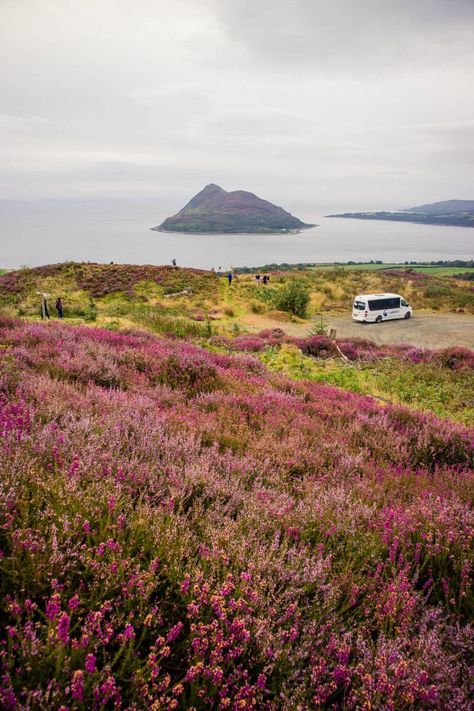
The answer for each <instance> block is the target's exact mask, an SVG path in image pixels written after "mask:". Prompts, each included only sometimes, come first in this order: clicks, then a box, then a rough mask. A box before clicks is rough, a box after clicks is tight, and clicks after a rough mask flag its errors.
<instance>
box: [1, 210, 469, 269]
mask: <svg viewBox="0 0 474 711" xmlns="http://www.w3.org/2000/svg"><path fill="white" fill-rule="evenodd" d="M333 209H334V208H328V209H323V208H321V207H319V208H313V209H311V208H309V209H306V210H304V211H303V212H301V210H299V211H298V212H297V214H298V216H299V217H301V219H306V220H307V221H309V222H317V223H318V225H319V226H318V227H315V228H313V229H310V230H306V231H304V232H301V233H300V234H298V235H225V234H213V235H185V234H165V233H161V232H154V231H151V230H150V227H152V226H154V225H156V224H158V223H159V222H161V221H162V220H163V219H164V217H165V216H166V215H167V214H170V213H171V212H172V210H169V209H166V208H165V209H163V207H161V208H160V209H157V208H156V205H154V204H152V203H151V202H150V201H145V202H142V203H132V202H128V203H119V202H117V203H110V202H104V203H99V202H98V201H92V202H87V201H84V202H83V203H80V204H70V203H67V204H63V203H60V202H59V201H58V202H57V203H54V202H53V201H51V202H48V203H41V204H40V203H36V204H34V203H27V204H21V203H7V202H4V203H0V267H19V266H21V265H28V266H36V265H40V264H49V263H53V262H62V261H66V260H73V261H93V262H110V261H113V262H119V263H132V264H138V263H148V264H169V263H170V262H171V260H172V259H173V258H174V259H176V260H177V262H178V265H181V266H192V267H202V268H211V267H214V268H216V269H217V268H218V267H221V268H222V269H227V268H229V267H230V266H232V267H239V266H258V265H263V264H269V263H281V262H288V263H297V262H332V261H349V260H353V261H366V260H370V259H381V260H383V261H384V262H403V261H406V260H417V261H422V260H427V261H431V260H437V259H472V258H473V256H474V229H471V228H463V227H435V226H430V225H414V224H407V223H396V222H379V221H377V222H369V221H362V220H346V219H335V218H332V219H331V218H325V217H324V214H327V213H328V212H330V211H331V210H333ZM295 212H296V210H295ZM305 213H306V214H305Z"/></svg>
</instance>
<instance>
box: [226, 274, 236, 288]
mask: <svg viewBox="0 0 474 711" xmlns="http://www.w3.org/2000/svg"><path fill="white" fill-rule="evenodd" d="M233 277H234V275H233V274H232V272H229V273H228V274H227V279H228V282H229V286H230V285H231V284H232V279H233Z"/></svg>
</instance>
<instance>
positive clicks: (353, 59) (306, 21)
mask: <svg viewBox="0 0 474 711" xmlns="http://www.w3.org/2000/svg"><path fill="white" fill-rule="evenodd" d="M216 8H217V10H218V12H219V16H220V18H221V22H222V27H223V28H224V30H225V32H226V33H227V35H228V36H229V38H231V39H232V40H233V41H234V42H237V43H240V44H242V45H243V46H245V47H246V48H248V49H249V50H250V51H251V52H252V53H253V54H254V55H255V56H256V57H257V58H259V59H260V60H261V61H264V62H266V63H271V64H275V63H278V65H279V66H280V68H281V69H282V70H284V69H285V67H286V68H288V69H290V70H291V69H293V68H295V67H296V68H297V67H298V66H299V65H301V64H310V65H312V67H313V69H314V70H315V71H321V72H323V71H327V70H331V71H334V70H336V71H339V72H342V73H345V74H349V75H352V74H356V73H357V72H359V71H361V70H362V71H365V72H367V73H369V74H377V73H380V72H387V71H389V72H391V71H400V70H402V69H403V70H407V69H408V70H413V69H416V68H417V67H429V66H432V65H433V63H435V64H442V65H447V66H456V65H457V64H459V63H461V64H462V63H463V62H464V61H465V60H466V57H470V58H471V59H473V58H474V3H473V2H472V0H415V1H414V0H383V1H381V0H358V1H356V0H337V1H334V2H328V0H293V1H292V2H274V1H273V0H260V1H259V2H254V0H240V1H239V2H238V3H236V2H233V1H232V0H224V1H223V2H222V1H221V0H217V2H216Z"/></svg>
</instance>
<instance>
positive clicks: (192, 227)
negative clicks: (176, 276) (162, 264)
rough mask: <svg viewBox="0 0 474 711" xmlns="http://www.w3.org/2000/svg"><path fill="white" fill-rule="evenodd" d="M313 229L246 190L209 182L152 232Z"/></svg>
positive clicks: (293, 230)
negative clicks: (228, 190) (232, 188)
mask: <svg viewBox="0 0 474 711" xmlns="http://www.w3.org/2000/svg"><path fill="white" fill-rule="evenodd" d="M310 227H315V225H311V224H306V223H304V222H302V221H301V220H299V219H298V218H297V217H294V216H293V215H291V214H290V213H289V212H286V210H284V209H283V208H282V207H278V206H277V205H273V204H272V203H271V202H268V201H267V200H262V199H261V198H259V197H257V196H256V195H254V194H253V193H249V192H247V191H246V190H234V191H232V192H227V191H226V190H223V188H221V187H219V185H215V184H214V183H210V184H209V185H206V187H205V188H203V189H202V190H201V192H199V193H198V194H197V195H195V196H194V197H193V198H192V200H190V201H189V202H188V204H187V205H185V206H184V207H183V209H182V210H180V211H179V212H178V213H176V215H173V216H172V217H168V218H167V219H166V220H165V221H164V222H162V224H161V225H158V226H157V227H152V228H151V229H153V230H156V231H158V232H191V233H209V232H210V233H212V232H223V233H230V234H239V233H293V232H297V231H299V230H304V229H308V228H310Z"/></svg>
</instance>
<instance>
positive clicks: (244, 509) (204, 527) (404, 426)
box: [0, 273, 474, 711]
mask: <svg viewBox="0 0 474 711" xmlns="http://www.w3.org/2000/svg"><path fill="white" fill-rule="evenodd" d="M6 276H8V275H6ZM170 278H173V279H174V278H175V276H174V275H172V276H171V277H170ZM196 279H197V280H201V279H204V286H203V287H202V288H204V289H205V290H206V293H207V294H209V293H210V291H212V289H213V288H214V287H213V284H214V282H213V281H212V279H213V277H209V280H210V281H209V285H208V282H207V281H206V280H205V279H206V278H205V276H204V277H203V276H202V275H200V274H199V273H198V274H197V275H196ZM11 283H12V282H11V281H10V284H11ZM199 283H200V284H201V285H202V284H203V282H201V281H200V282H199ZM12 288H13V287H12ZM90 288H92V287H90ZM127 288H128V286H127ZM131 288H136V287H133V286H132V287H131ZM199 288H201V287H199ZM208 289H209V291H208ZM14 293H17V294H18V293H20V292H14ZM211 296H212V295H211ZM211 296H209V299H210V298H211ZM22 298H26V297H22ZM175 336H176V334H175ZM239 338H240V340H239V339H236V340H235V341H233V342H229V341H228V339H227V340H226V339H222V337H220V338H217V339H214V340H213V339H212V338H211V340H210V341H206V345H207V346H208V348H206V349H203V348H201V347H199V346H198V345H196V344H193V343H190V342H187V341H184V340H179V339H177V338H176V337H174V338H160V337H157V336H154V335H152V334H151V333H149V332H144V331H142V332H140V331H133V330H130V331H127V332H123V331H117V332H114V331H111V330H107V329H99V328H92V327H87V326H80V325H77V326H72V325H66V324H61V323H58V322H56V323H53V322H52V323H48V324H44V325H43V324H38V323H32V322H28V321H21V320H18V319H13V318H7V317H3V318H2V319H1V320H0V344H1V348H0V456H1V460H2V461H1V471H2V477H1V484H0V486H1V490H0V491H1V493H0V506H1V508H0V570H1V576H0V586H1V589H0V606H1V607H0V614H1V620H2V624H1V631H0V635H1V639H0V705H1V706H2V708H7V709H21V708H26V709H30V708H31V709H60V708H62V709H63V710H64V711H65V710H66V709H71V710H72V709H101V708H102V709H109V708H110V709H112V708H117V709H119V708H123V709H142V708H154V709H189V708H195V709H204V708H215V709H251V708H255V709H293V708H294V709H302V710H304V709H312V708H322V709H367V710H368V709H452V710H455V709H456V710H457V709H471V708H472V698H473V693H474V673H473V672H474V660H473V652H472V650H473V647H474V630H473V628H472V615H473V602H474V597H473V592H472V587H471V585H472V562H473V560H472V559H473V550H474V549H473V545H472V542H473V541H472V539H473V536H474V516H473V513H472V500H473V465H474V431H473V430H472V429H469V428H468V427H467V426H466V425H465V424H462V423H461V422H453V421H451V420H450V419H447V418H444V419H440V418H438V417H437V416H436V415H434V414H432V413H430V412H429V411H426V412H423V413H421V412H417V411H416V410H415V409H413V408H411V409H408V408H407V407H405V406H402V405H394V404H389V403H386V402H383V401H381V400H380V398H379V399H375V398H372V397H369V396H367V395H364V394H361V393H360V392H359V393H358V392H348V391H347V390H342V389H341V388H337V387H334V386H329V385H325V384H322V383H320V382H314V381H312V380H311V379H304V378H305V374H304V373H302V372H301V373H300V374H299V375H298V378H303V379H296V378H295V373H292V372H291V368H293V366H294V363H293V361H291V362H290V364H289V365H288V364H287V366H285V368H286V373H282V372H274V371H273V370H271V369H268V368H267V366H266V365H265V364H264V363H263V362H262V360H265V359H267V360H268V361H271V360H272V359H274V360H275V359H278V358H279V359H280V360H281V361H283V360H284V359H285V358H287V357H288V353H289V354H290V356H291V358H293V359H296V358H303V359H308V361H306V362H309V359H311V362H312V363H313V362H314V363H319V365H320V366H321V367H322V366H323V365H325V364H329V363H331V362H332V360H331V359H333V358H334V354H333V353H332V352H331V348H334V345H331V344H329V343H328V342H327V341H324V339H323V340H321V338H318V337H313V338H308V339H303V340H299V341H298V340H295V341H294V342H288V341H285V338H284V336H282V335H281V334H279V333H275V332H270V333H266V334H263V335H262V334H260V336H259V337H258V338H256V339H254V340H255V341H257V340H258V339H259V340H260V341H261V342H262V343H260V342H255V343H253V344H252V342H249V341H247V342H245V340H244V337H243V336H241V337H239ZM203 342H204V341H203ZM338 347H339V348H340V349H341V350H342V351H343V352H345V357H346V358H347V359H348V360H349V361H351V362H356V361H357V362H359V363H360V364H361V366H363V367H372V366H373V365H374V363H376V362H378V361H382V360H383V362H392V360H393V359H398V362H399V363H402V362H404V363H406V365H407V367H408V368H415V367H417V366H419V367H423V368H438V369H439V370H440V372H443V373H445V374H446V377H447V378H448V377H450V376H449V374H450V373H453V374H459V373H461V374H464V375H465V376H466V377H468V376H469V374H470V373H471V372H472V353H470V352H469V351H465V350H462V349H452V350H451V351H450V352H447V351H444V352H440V353H437V352H427V351H425V352H418V353H417V352H415V351H414V350H411V351H410V350H409V349H405V350H403V349H401V350H400V349H394V350H391V351H390V352H376V351H375V350H374V348H373V346H371V345H370V344H368V345H367V344H364V343H363V342H361V343H359V344H345V345H344V344H340V345H339V346H338ZM351 348H352V351H351ZM212 349H213V350H212ZM292 349H293V350H292ZM224 351H225V352H224ZM244 351H247V352H244ZM248 351H252V352H251V353H249V352H248ZM285 354H286V355H285ZM269 365H271V363H270V362H269ZM274 365H275V363H274ZM276 365H277V366H278V363H276ZM290 366H291V367H290ZM318 367H319V366H318ZM348 368H349V367H348ZM278 369H284V368H283V366H282V367H281V368H278V367H276V366H275V370H278ZM308 369H309V371H310V368H309V366H308ZM309 371H308V372H309ZM348 372H349V371H348ZM290 376H293V377H290ZM315 379H316V378H315ZM450 382H451V381H450ZM428 409H429V408H428Z"/></svg>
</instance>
